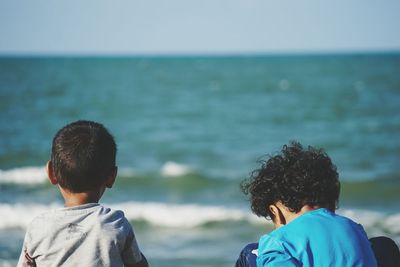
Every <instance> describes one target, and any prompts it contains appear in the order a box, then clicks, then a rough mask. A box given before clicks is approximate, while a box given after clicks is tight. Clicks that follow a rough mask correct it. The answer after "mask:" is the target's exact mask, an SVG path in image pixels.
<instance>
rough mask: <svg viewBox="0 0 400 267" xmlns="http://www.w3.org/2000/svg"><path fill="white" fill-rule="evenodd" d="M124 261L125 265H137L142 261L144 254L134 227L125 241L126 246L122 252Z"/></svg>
mask: <svg viewBox="0 0 400 267" xmlns="http://www.w3.org/2000/svg"><path fill="white" fill-rule="evenodd" d="M129 226H130V225H129ZM122 260H123V262H124V263H137V262H139V261H141V260H142V253H141V252H140V249H139V246H138V243H137V241H136V238H135V234H134V233H133V229H132V227H130V231H129V233H128V236H127V238H126V241H125V246H124V249H123V251H122Z"/></svg>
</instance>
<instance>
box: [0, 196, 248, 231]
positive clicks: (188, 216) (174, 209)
mask: <svg viewBox="0 0 400 267" xmlns="http://www.w3.org/2000/svg"><path fill="white" fill-rule="evenodd" d="M105 206H107V207H110V208H113V209H117V210H122V211H124V213H125V216H126V217H127V218H128V219H129V220H144V221H146V222H148V223H150V224H152V225H155V226H161V227H179V228H192V227H196V226H200V225H203V224H205V223H208V222H216V221H217V222H218V221H226V220H233V221H235V220H250V217H253V216H252V215H251V214H250V213H249V212H247V211H244V210H240V209H233V208H224V207H219V206H204V205H195V204H187V205H179V204H168V203H157V202H122V203H116V204H111V205H107V204H105ZM61 207H62V205H61V204H54V203H53V204H51V205H44V204H28V205H27V204H0V214H1V218H2V219H1V220H0V229H6V228H26V226H27V225H28V224H29V222H30V221H31V220H32V219H33V218H34V217H36V216H37V215H39V214H41V213H43V212H45V211H48V210H51V209H56V208H61Z"/></svg>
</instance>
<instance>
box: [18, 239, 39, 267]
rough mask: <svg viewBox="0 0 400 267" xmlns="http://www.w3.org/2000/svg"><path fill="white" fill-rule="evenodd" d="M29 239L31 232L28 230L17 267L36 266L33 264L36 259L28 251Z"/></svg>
mask: <svg viewBox="0 0 400 267" xmlns="http://www.w3.org/2000/svg"><path fill="white" fill-rule="evenodd" d="M28 239H29V233H28V232H26V234H25V238H24V243H23V244H22V249H21V254H20V256H19V259H18V263H17V267H29V266H35V265H31V264H34V262H35V260H34V259H32V258H31V257H30V256H29V255H28V252H27V249H28V245H27V244H28Z"/></svg>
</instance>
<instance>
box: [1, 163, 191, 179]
mask: <svg viewBox="0 0 400 267" xmlns="http://www.w3.org/2000/svg"><path fill="white" fill-rule="evenodd" d="M158 172H159V174H161V175H162V176H165V177H177V176H183V175H187V174H190V173H191V172H192V170H191V168H190V167H189V166H187V165H184V164H180V163H176V162H173V161H167V162H166V163H165V164H164V165H162V167H161V169H160V170H159V171H158ZM119 175H120V176H122V177H135V176H136V175H138V172H137V171H136V169H133V168H124V167H122V168H120V170H119ZM46 181H47V174H46V170H45V167H33V166H27V167H19V168H14V169H10V170H0V184H19V185H24V184H26V185H34V184H42V183H45V182H46Z"/></svg>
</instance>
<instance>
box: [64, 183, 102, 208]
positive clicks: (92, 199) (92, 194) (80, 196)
mask: <svg viewBox="0 0 400 267" xmlns="http://www.w3.org/2000/svg"><path fill="white" fill-rule="evenodd" d="M104 190H105V188H100V189H99V190H93V191H89V192H80V193H73V192H70V191H68V190H65V189H63V188H61V187H60V192H61V195H62V196H63V198H64V207H67V208H68V207H75V206H80V205H84V204H88V203H98V202H99V200H100V198H101V196H102V195H103V193H104Z"/></svg>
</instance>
